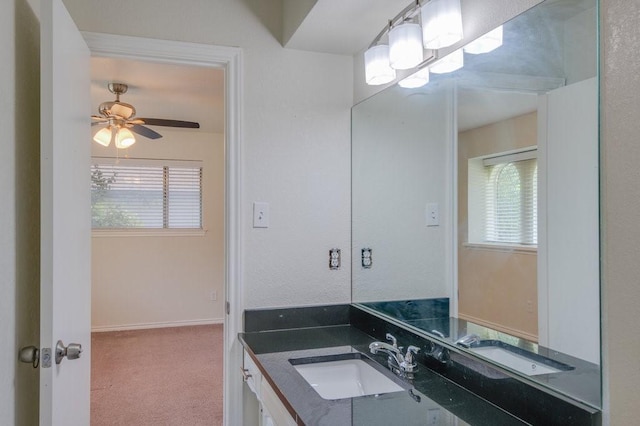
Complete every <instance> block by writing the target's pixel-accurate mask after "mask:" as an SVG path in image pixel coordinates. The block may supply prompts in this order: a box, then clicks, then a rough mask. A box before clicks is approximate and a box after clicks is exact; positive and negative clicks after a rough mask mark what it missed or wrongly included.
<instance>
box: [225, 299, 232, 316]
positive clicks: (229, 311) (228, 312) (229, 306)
mask: <svg viewBox="0 0 640 426" xmlns="http://www.w3.org/2000/svg"><path fill="white" fill-rule="evenodd" d="M226 306H227V308H226V309H227V315H229V314H230V313H231V303H229V301H227V302H226Z"/></svg>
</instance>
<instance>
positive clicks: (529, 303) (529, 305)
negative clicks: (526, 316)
mask: <svg viewBox="0 0 640 426" xmlns="http://www.w3.org/2000/svg"><path fill="white" fill-rule="evenodd" d="M527 312H529V313H530V314H531V313H533V302H532V301H531V300H527Z"/></svg>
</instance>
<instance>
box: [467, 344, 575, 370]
mask: <svg viewBox="0 0 640 426" xmlns="http://www.w3.org/2000/svg"><path fill="white" fill-rule="evenodd" d="M471 350H472V351H473V352H475V353H477V354H478V355H481V356H483V357H484V358H487V359H490V360H492V361H494V362H497V363H500V364H502V365H504V366H505V367H507V368H510V369H512V370H515V371H518V372H520V373H523V374H526V375H527V376H537V375H539V374H550V373H560V372H561V371H563V370H560V369H558V368H554V367H551V366H549V365H545V364H543V363H541V362H537V361H536V360H534V359H531V358H527V357H525V356H522V355H518V354H516V353H514V352H512V351H509V350H507V349H504V348H501V347H496V346H484V347H476V348H471Z"/></svg>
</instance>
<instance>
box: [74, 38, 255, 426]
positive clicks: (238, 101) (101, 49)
mask: <svg viewBox="0 0 640 426" xmlns="http://www.w3.org/2000/svg"><path fill="white" fill-rule="evenodd" d="M83 36H84V38H85V40H86V42H87V44H88V45H89V48H90V50H91V52H92V55H93V56H95V57H112V58H129V59H136V60H141V61H151V62H155V63H168V64H183V65H190V66H200V67H209V68H212V67H213V68H222V69H223V70H224V75H225V85H224V86H225V87H224V99H225V103H224V129H225V135H224V182H225V183H224V295H221V294H218V295H217V297H218V298H219V300H222V301H223V306H224V312H223V317H224V345H223V346H224V372H223V375H224V381H223V388H224V390H223V394H224V396H225V398H224V424H239V423H241V422H242V420H241V415H242V410H241V398H240V395H241V392H242V388H241V383H240V382H239V381H237V380H230V372H231V371H234V372H235V371H237V370H238V369H239V363H240V356H239V355H238V353H239V348H238V343H237V337H236V336H237V333H238V331H240V329H241V320H242V303H241V294H242V280H241V274H240V267H239V265H240V263H239V262H240V253H241V238H240V225H239V218H240V217H241V208H240V203H241V199H240V176H241V174H240V168H241V158H240V153H241V141H242V138H241V129H242V126H241V113H240V112H241V110H242V97H241V73H242V68H241V67H242V57H241V51H240V49H237V48H227V47H219V46H210V45H198V44H192V43H182V42H173V41H163V40H152V39H143V38H134V37H126V36H115V35H107V34H96V33H84V34H83ZM210 297H211V296H210Z"/></svg>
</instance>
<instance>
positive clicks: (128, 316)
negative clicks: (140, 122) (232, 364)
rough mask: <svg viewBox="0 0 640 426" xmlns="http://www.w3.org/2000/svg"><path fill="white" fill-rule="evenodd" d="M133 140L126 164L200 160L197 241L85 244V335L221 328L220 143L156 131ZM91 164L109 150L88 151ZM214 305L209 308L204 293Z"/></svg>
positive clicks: (191, 133)
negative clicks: (88, 259)
mask: <svg viewBox="0 0 640 426" xmlns="http://www.w3.org/2000/svg"><path fill="white" fill-rule="evenodd" d="M160 132H161V133H162V135H163V137H162V138H161V139H157V140H154V141H152V140H148V139H145V138H138V142H137V143H136V144H135V145H133V146H132V147H131V148H130V149H129V150H127V151H121V152H120V156H124V155H125V153H126V155H128V156H129V157H130V158H158V159H169V160H202V161H203V164H202V167H203V171H202V175H203V194H202V203H203V227H204V229H205V231H206V233H205V234H204V235H194V236H157V235H156V236H132V235H131V234H129V235H126V236H122V235H123V234H122V233H118V234H117V236H109V235H108V234H105V233H104V232H99V233H94V236H93V238H92V293H91V294H92V310H91V316H92V329H93V330H102V331H104V330H114V329H124V328H143V327H157V326H171V325H186V324H198V323H208V322H223V320H224V269H223V268H224V135H221V134H213V133H205V132H200V131H197V130H183V131H180V130H175V129H167V128H162V130H160ZM92 148H93V152H92V155H93V156H100V157H113V156H115V155H116V149H115V147H114V146H110V147H106V148H105V147H103V146H101V145H98V144H95V143H93V144H92ZM214 290H215V291H216V292H217V300H216V301H211V300H210V294H211V291H214Z"/></svg>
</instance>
